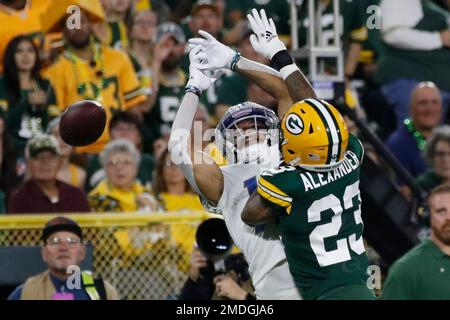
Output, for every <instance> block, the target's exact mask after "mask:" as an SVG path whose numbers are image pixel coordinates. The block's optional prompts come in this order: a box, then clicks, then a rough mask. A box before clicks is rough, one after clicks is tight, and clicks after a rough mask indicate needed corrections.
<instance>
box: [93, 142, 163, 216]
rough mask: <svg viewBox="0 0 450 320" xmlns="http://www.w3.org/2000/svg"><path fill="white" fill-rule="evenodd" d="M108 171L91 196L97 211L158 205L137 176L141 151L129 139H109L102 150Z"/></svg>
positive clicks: (122, 210)
mask: <svg viewBox="0 0 450 320" xmlns="http://www.w3.org/2000/svg"><path fill="white" fill-rule="evenodd" d="M100 161H101V163H102V166H103V168H104V170H105V172H106V179H105V180H103V181H101V182H100V183H99V184H98V185H97V186H96V187H95V188H94V189H93V190H92V191H91V192H90V193H89V196H88V199H89V205H90V207H91V209H92V210H93V211H96V212H136V211H145V212H150V211H152V210H155V209H156V201H154V200H153V197H152V196H151V194H150V192H149V190H146V189H145V188H144V186H143V185H142V184H141V183H140V182H139V181H138V180H137V179H136V176H137V172H138V168H139V161H140V154H139V151H138V150H137V149H136V147H135V146H134V145H133V144H132V143H131V142H130V141H128V140H125V139H117V140H114V141H111V142H110V143H108V145H107V146H106V147H105V149H104V150H103V151H102V153H101V154H100Z"/></svg>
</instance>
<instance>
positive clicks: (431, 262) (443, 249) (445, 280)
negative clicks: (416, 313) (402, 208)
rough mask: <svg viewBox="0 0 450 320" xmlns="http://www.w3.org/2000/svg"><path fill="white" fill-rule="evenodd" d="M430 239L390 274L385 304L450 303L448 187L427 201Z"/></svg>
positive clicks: (385, 292)
mask: <svg viewBox="0 0 450 320" xmlns="http://www.w3.org/2000/svg"><path fill="white" fill-rule="evenodd" d="M428 205H429V210H430V224H431V236H430V238H429V239H426V240H425V241H423V242H422V243H421V244H420V245H418V246H417V247H415V248H414V249H412V250H411V251H409V252H408V253H407V254H405V255H404V256H403V257H402V258H400V259H399V260H398V261H397V262H395V263H394V265H393V266H392V267H391V269H390V270H389V275H388V278H387V280H386V284H385V287H384V290H383V296H382V298H383V299H385V300H450V185H449V184H443V185H440V186H439V187H437V188H435V189H433V191H432V192H431V194H430V196H429V198H428Z"/></svg>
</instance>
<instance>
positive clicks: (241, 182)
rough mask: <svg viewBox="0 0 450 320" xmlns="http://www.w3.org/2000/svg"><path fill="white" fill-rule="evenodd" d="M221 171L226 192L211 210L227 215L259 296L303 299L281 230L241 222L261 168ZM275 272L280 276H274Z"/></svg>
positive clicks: (244, 166)
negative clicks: (271, 274) (282, 239)
mask: <svg viewBox="0 0 450 320" xmlns="http://www.w3.org/2000/svg"><path fill="white" fill-rule="evenodd" d="M220 170H221V171H222V174H223V178H224V188H223V193H222V196H221V198H220V200H219V202H218V204H217V207H215V208H212V207H209V208H208V209H210V210H211V209H214V211H215V212H216V213H220V214H222V215H223V218H224V221H225V224H226V226H227V229H228V231H229V233H230V235H231V237H232V238H233V241H234V243H235V244H236V246H237V247H238V248H239V249H240V250H241V251H242V253H243V254H244V256H245V258H246V259H247V262H248V264H249V273H250V275H251V278H252V282H253V286H254V288H255V293H256V296H257V297H258V298H261V299H300V295H299V294H298V291H297V289H296V286H295V283H294V280H293V279H292V276H291V274H290V272H289V269H288V265H287V260H286V254H285V252H284V246H283V244H282V242H281V237H280V233H279V231H278V228H277V227H276V226H275V225H274V224H266V225H264V226H260V227H256V228H254V227H250V226H248V225H246V224H245V223H244V222H243V221H242V219H241V213H242V210H243V209H244V206H245V204H246V203H247V200H248V198H249V197H250V194H251V193H253V191H255V190H256V184H257V178H258V176H259V175H260V174H261V172H262V168H261V165H259V164H233V165H226V166H223V167H220ZM280 270H282V271H283V272H281V271H280ZM272 271H273V273H274V274H276V275H274V276H270V273H271V272H272ZM286 271H287V272H286ZM269 278H270V279H273V281H272V280H270V281H269V280H268V279H269ZM266 279H267V280H266Z"/></svg>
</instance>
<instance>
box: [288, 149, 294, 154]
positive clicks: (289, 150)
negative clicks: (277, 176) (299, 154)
mask: <svg viewBox="0 0 450 320" xmlns="http://www.w3.org/2000/svg"><path fill="white" fill-rule="evenodd" d="M287 152H289V153H290V154H295V151H292V150H291V149H287Z"/></svg>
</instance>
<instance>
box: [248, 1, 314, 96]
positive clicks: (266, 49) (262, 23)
mask: <svg viewBox="0 0 450 320" xmlns="http://www.w3.org/2000/svg"><path fill="white" fill-rule="evenodd" d="M247 18H248V21H249V22H250V25H251V27H252V30H253V32H254V34H252V35H251V36H250V42H251V44H252V46H253V49H255V51H256V52H258V53H259V54H261V55H262V56H264V57H266V58H268V59H270V61H271V64H272V66H273V67H274V68H275V69H276V70H279V71H280V74H281V76H282V78H283V80H284V83H285V84H286V87H287V90H288V92H289V95H290V97H291V98H292V100H293V101H295V102H297V101H301V100H303V99H308V98H317V96H316V93H315V92H314V89H313V87H312V86H311V84H310V83H309V81H308V79H307V78H306V77H305V75H304V74H303V73H302V72H301V71H300V69H299V68H298V67H297V65H296V64H295V62H294V60H293V58H292V57H291V55H290V54H289V52H288V51H287V49H286V46H285V45H284V43H283V42H282V41H281V40H280V39H279V38H278V35H277V30H276V28H275V24H274V22H273V20H272V18H270V19H267V16H266V12H265V11H264V9H262V10H261V11H260V12H259V13H258V11H257V10H256V9H252V13H251V14H248V15H247Z"/></svg>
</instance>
